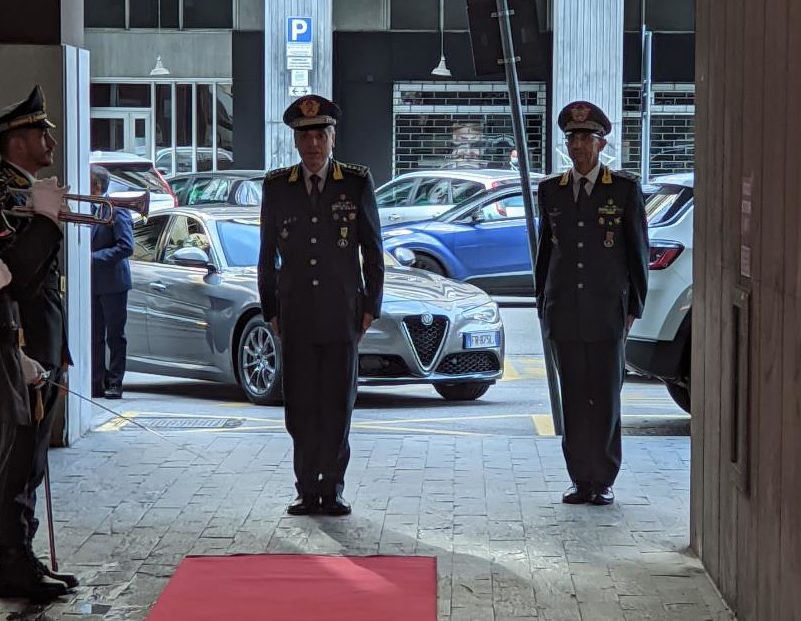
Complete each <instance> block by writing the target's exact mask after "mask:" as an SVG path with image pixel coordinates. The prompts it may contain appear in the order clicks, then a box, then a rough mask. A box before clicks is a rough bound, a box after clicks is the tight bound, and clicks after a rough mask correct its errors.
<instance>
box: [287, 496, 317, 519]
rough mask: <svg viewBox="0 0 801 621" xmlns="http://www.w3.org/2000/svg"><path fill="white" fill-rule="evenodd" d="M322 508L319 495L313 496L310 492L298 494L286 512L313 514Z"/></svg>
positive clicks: (290, 513)
mask: <svg viewBox="0 0 801 621" xmlns="http://www.w3.org/2000/svg"><path fill="white" fill-rule="evenodd" d="M319 510H320V498H319V496H312V495H309V494H306V495H303V496H298V497H297V498H295V500H294V501H293V502H292V504H291V505H289V507H287V510H286V512H287V513H288V514H289V515H313V514H315V513H317V512H318V511H319Z"/></svg>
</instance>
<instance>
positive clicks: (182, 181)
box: [168, 177, 190, 205]
mask: <svg viewBox="0 0 801 621" xmlns="http://www.w3.org/2000/svg"><path fill="white" fill-rule="evenodd" d="M189 179H190V178H189V177H180V178H179V179H170V180H169V182H168V183H169V184H170V187H171V188H172V193H173V194H175V196H177V197H178V204H179V205H186V201H185V200H184V199H185V197H184V191H185V190H186V187H187V184H188V183H189Z"/></svg>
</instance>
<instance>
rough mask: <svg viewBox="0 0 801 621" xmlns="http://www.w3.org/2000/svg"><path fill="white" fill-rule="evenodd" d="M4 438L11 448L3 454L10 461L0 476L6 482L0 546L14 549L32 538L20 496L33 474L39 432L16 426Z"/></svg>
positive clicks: (0, 506)
mask: <svg viewBox="0 0 801 621" xmlns="http://www.w3.org/2000/svg"><path fill="white" fill-rule="evenodd" d="M5 426H8V423H6V424H5ZM2 435H3V436H4V440H3V444H4V445H5V444H7V443H8V442H9V441H10V445H11V446H10V447H7V450H6V451H3V452H7V458H6V465H5V468H4V469H3V475H2V476H0V479H4V485H3V487H2V493H0V546H3V547H14V546H19V545H21V544H22V543H23V542H24V541H26V540H27V539H29V538H30V537H32V535H31V533H30V532H29V525H28V521H27V519H26V517H25V516H24V515H23V511H22V508H21V506H20V499H21V496H20V494H21V493H22V492H23V491H24V490H25V488H26V484H27V482H28V477H29V475H30V472H31V465H32V463H33V454H34V445H35V442H36V430H35V428H34V427H33V426H31V425H17V424H13V425H12V426H11V428H10V429H4V430H3V432H2Z"/></svg>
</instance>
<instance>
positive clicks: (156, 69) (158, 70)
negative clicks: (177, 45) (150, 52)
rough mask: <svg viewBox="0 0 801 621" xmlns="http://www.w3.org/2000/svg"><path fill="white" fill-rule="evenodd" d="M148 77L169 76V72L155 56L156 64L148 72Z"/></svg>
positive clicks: (158, 57) (159, 57)
mask: <svg viewBox="0 0 801 621" xmlns="http://www.w3.org/2000/svg"><path fill="white" fill-rule="evenodd" d="M150 75H170V70H169V69H167V67H165V66H164V64H163V63H162V62H161V56H156V64H155V65H154V66H153V68H152V69H151V70H150Z"/></svg>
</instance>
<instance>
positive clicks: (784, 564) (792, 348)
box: [779, 1, 801, 621]
mask: <svg viewBox="0 0 801 621" xmlns="http://www.w3.org/2000/svg"><path fill="white" fill-rule="evenodd" d="M786 23H787V29H788V40H787V63H788V64H787V76H788V78H789V79H788V80H787V85H786V106H787V110H788V111H793V113H791V114H788V116H787V132H786V136H787V139H788V147H787V156H786V160H785V174H784V188H785V200H786V203H785V205H786V207H787V208H786V209H785V210H784V256H785V257H786V258H787V260H786V261H785V265H784V274H785V279H784V284H785V291H784V293H785V295H784V299H785V307H784V318H783V328H784V337H783V342H784V344H785V345H784V368H783V371H784V377H783V386H784V391H783V392H784V403H783V408H782V409H783V421H782V463H781V489H782V499H781V515H780V518H781V565H780V568H779V574H780V576H781V581H782V589H781V604H780V609H779V618H780V619H786V620H787V621H801V498H799V496H798V493H797V491H798V490H801V458H800V457H799V454H801V347H800V345H801V303H800V302H799V301H800V300H801V265H800V264H801V252H799V247H800V245H801V232H800V231H801V217H799V209H798V204H797V199H796V197H797V196H798V194H799V185H798V180H799V176H801V173H800V171H801V151H799V149H798V140H799V139H801V115H799V113H798V103H799V102H801V2H797V1H796V2H790V3H789V6H788V12H787V20H786ZM791 585H792V586H791Z"/></svg>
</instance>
